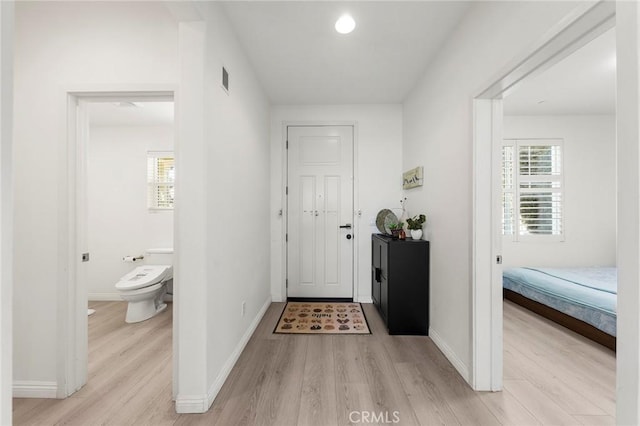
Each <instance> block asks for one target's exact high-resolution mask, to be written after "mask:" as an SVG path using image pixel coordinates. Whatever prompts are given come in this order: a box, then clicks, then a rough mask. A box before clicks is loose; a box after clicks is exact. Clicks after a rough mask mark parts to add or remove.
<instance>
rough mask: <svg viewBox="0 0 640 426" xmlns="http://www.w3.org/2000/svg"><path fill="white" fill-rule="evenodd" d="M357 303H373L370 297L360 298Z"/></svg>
mask: <svg viewBox="0 0 640 426" xmlns="http://www.w3.org/2000/svg"><path fill="white" fill-rule="evenodd" d="M357 301H358V302H359V303H373V299H372V298H371V297H361V298H359V299H358V300H357Z"/></svg>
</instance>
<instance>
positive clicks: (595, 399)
mask: <svg viewBox="0 0 640 426" xmlns="http://www.w3.org/2000/svg"><path fill="white" fill-rule="evenodd" d="M91 307H94V308H95V309H97V312H96V314H94V315H93V316H91V317H90V321H89V339H90V343H89V349H90V353H89V359H90V365H89V383H88V384H87V386H85V387H84V388H83V389H82V390H80V391H79V392H77V393H76V394H74V395H73V396H72V397H70V398H68V399H66V400H62V401H59V400H44V399H38V400H36V399H31V400H30V399H16V400H15V402H14V423H15V424H16V425H54V424H68V425H93V424H108V425H223V426H226V425H278V426H287V425H322V426H329V425H346V424H354V423H355V424H372V423H367V422H366V421H361V422H360V423H358V421H360V420H372V417H371V415H372V414H370V413H375V416H382V417H377V418H376V419H375V420H377V421H376V422H373V423H375V424H385V422H387V424H393V423H392V422H393V421H394V420H396V419H397V418H399V420H400V421H399V423H397V424H400V425H431V424H443V425H459V424H461V425H483V426H484V425H498V424H509V425H537V424H549V425H580V424H583V425H613V424H614V423H615V421H614V415H615V355H614V354H613V353H612V352H611V351H609V350H608V349H606V348H603V347H601V346H599V345H597V344H595V343H592V342H590V341H588V340H586V339H584V338H582V337H581V336H578V335H576V334H574V333H573V332H570V331H568V330H566V329H564V328H562V327H560V326H557V325H555V324H553V323H551V322H549V321H547V320H545V319H543V318H541V317H539V316H537V315H535V314H532V313H530V312H528V311H526V310H524V309H522V308H520V307H519V306H517V305H513V304H511V303H510V302H505V308H504V316H505V321H504V322H505V329H504V339H505V352H504V365H505V369H504V377H505V381H504V391H503V392H498V393H484V392H483V393H476V392H473V391H472V390H471V389H470V388H469V387H468V386H467V384H466V383H465V382H464V380H462V378H460V376H459V375H458V374H457V373H456V371H455V370H454V369H453V367H452V366H451V365H450V364H449V363H448V361H447V360H446V359H445V358H444V356H443V355H442V354H441V353H440V351H439V350H438V349H437V348H436V346H435V345H434V344H433V342H432V341H431V340H430V339H429V338H427V337H415V336H389V335H388V334H387V333H386V332H385V330H384V326H383V324H382V322H381V320H380V318H379V316H378V315H377V313H376V312H375V310H374V308H373V307H372V306H371V305H365V313H366V315H367V319H368V321H369V325H370V327H371V330H372V335H370V336H369V335H365V336H309V335H295V336H293V335H279V334H278V335H276V334H272V330H273V328H274V326H275V323H276V321H277V319H278V317H279V315H280V313H281V311H282V308H283V304H281V303H274V304H272V306H271V307H270V309H269V310H268V311H267V313H266V315H265V317H264V319H263V321H262V322H261V323H260V325H259V327H258V329H257V330H256V332H255V334H254V336H253V337H252V339H251V341H250V342H249V344H248V345H247V347H246V349H245V351H244V352H243V353H242V355H241V357H240V359H239V361H238V363H237V365H236V367H235V368H234V369H233V370H232V372H231V374H230V376H229V379H228V380H227V382H226V383H225V385H224V386H223V388H222V390H221V391H220V394H219V395H218V397H217V398H216V400H215V402H214V403H213V406H212V407H211V409H210V410H209V412H207V413H205V414H190V415H178V414H176V413H175V412H174V407H173V402H172V401H171V313H170V312H165V313H163V314H162V315H159V316H158V317H155V318H153V319H151V320H149V321H145V322H143V323H140V324H133V325H131V324H125V323H124V311H125V308H126V305H125V304H124V303H120V302H99V303H92V306H91ZM350 416H351V418H350ZM367 416H368V417H367Z"/></svg>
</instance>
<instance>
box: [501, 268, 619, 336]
mask: <svg viewBox="0 0 640 426" xmlns="http://www.w3.org/2000/svg"><path fill="white" fill-rule="evenodd" d="M502 283H503V286H504V288H507V289H509V290H512V291H515V292H516V293H520V294H522V295H523V296H525V297H527V298H529V299H531V300H535V301H536V302H540V303H542V304H544V305H547V306H549V307H552V308H554V309H556V310H558V311H560V312H564V313H565V314H567V315H570V316H572V317H574V318H578V319H580V320H582V321H584V322H586V323H588V324H591V325H593V326H594V327H596V328H598V329H600V330H602V331H604V332H605V333H608V334H610V335H612V336H615V335H616V304H617V270H616V268H609V267H605V268H510V269H505V271H504V272H503V280H502Z"/></svg>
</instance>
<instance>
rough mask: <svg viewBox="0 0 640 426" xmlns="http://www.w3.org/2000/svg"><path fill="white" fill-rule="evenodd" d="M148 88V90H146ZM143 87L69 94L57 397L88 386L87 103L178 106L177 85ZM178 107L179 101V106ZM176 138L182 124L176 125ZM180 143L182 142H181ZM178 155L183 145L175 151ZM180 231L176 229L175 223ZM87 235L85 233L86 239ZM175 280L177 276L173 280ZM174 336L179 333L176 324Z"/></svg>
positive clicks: (63, 167)
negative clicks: (84, 270) (83, 271)
mask: <svg viewBox="0 0 640 426" xmlns="http://www.w3.org/2000/svg"><path fill="white" fill-rule="evenodd" d="M142 87H143V88H142ZM142 87H141V88H126V89H125V88H121V87H118V88H113V90H104V89H105V88H104V87H100V88H93V87H89V88H81V89H75V90H65V91H64V93H63V95H62V97H63V98H64V102H65V105H64V111H65V112H66V123H65V126H64V131H63V132H64V136H63V137H61V138H60V140H61V141H62V146H60V151H59V152H60V160H59V161H60V188H59V193H60V197H59V204H58V208H59V211H60V212H61V214H60V215H59V218H60V223H59V225H60V226H59V234H58V235H59V236H58V241H59V243H58V246H59V250H58V260H59V264H60V265H63V266H64V267H61V268H60V270H59V271H58V294H59V295H60V297H58V313H59V322H58V339H57V340H58V342H60V345H59V350H58V356H57V365H58V375H57V382H58V385H57V398H66V397H68V396H70V395H72V394H73V393H75V392H76V391H78V390H79V389H80V388H81V387H82V386H84V385H85V384H86V382H87V359H88V333H87V327H88V316H87V289H86V283H84V282H83V281H82V280H81V279H78V276H79V275H80V274H79V268H80V265H81V259H80V256H79V253H81V251H82V248H81V247H80V245H81V244H82V241H83V238H85V237H86V217H84V216H83V211H84V209H85V208H86V199H84V198H83V197H82V196H77V194H83V193H84V183H85V181H86V158H83V153H84V152H86V148H87V144H88V138H87V134H86V128H87V126H88V125H89V122H88V114H87V111H86V104H87V103H88V102H109V101H114V102H115V101H149V100H152V101H161V100H171V101H173V102H176V100H175V93H176V89H175V87H173V86H169V87H167V86H161V87H154V88H152V89H151V90H150V88H149V87H148V86H147V85H144V86H142ZM175 105H176V107H177V102H176V103H175ZM174 134H177V125H175V126H174ZM176 139H177V138H176ZM177 150H178V144H177V143H176V144H175V146H174V151H177ZM174 226H175V224H174ZM83 233H84V234H83ZM174 279H175V277H174ZM178 303H179V300H174V305H173V309H174V317H177V315H176V312H177V310H178V308H179V304H178ZM173 332H174V333H176V332H177V328H176V321H174V324H173ZM177 341H178V339H176V338H175V336H174V339H173V342H174V347H173V352H174V354H177V353H178V351H177V350H176V349H177V348H176V347H175V346H176V342H177ZM176 362H177V356H174V369H173V371H174V390H175V383H176V371H177V369H176V368H175V366H176Z"/></svg>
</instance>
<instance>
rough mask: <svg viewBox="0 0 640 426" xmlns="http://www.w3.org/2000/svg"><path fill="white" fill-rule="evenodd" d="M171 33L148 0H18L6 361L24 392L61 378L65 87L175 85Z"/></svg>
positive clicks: (52, 385)
mask: <svg viewBox="0 0 640 426" xmlns="http://www.w3.org/2000/svg"><path fill="white" fill-rule="evenodd" d="M177 36H178V33H177V24H176V22H175V21H173V18H172V17H171V15H170V14H169V13H168V11H167V10H166V8H165V7H164V6H163V5H162V4H161V3H156V2H130V3H128V2H20V3H19V4H17V5H16V32H15V43H16V44H15V86H14V87H15V103H14V113H15V132H14V138H15V141H16V143H15V150H14V170H15V186H14V190H15V204H14V205H15V210H14V212H15V228H14V229H15V246H14V272H15V286H14V316H13V319H14V329H13V330H14V351H13V359H14V369H13V371H14V381H15V382H16V383H18V384H19V385H25V389H34V388H33V387H29V385H34V386H35V389H36V390H37V391H36V392H32V393H30V394H29V396H52V395H53V396H55V395H56V394H58V392H59V391H61V389H59V388H58V383H60V384H62V378H61V377H60V374H59V372H60V371H62V368H63V366H62V365H58V364H57V362H58V359H59V357H58V355H59V353H61V348H62V345H63V344H64V342H62V341H60V339H59V338H58V336H59V328H60V327H59V324H60V322H59V314H60V313H59V312H58V302H59V298H62V297H66V295H65V293H64V292H63V291H62V290H61V289H63V288H65V285H66V270H65V269H66V263H65V262H63V260H62V259H61V255H60V253H62V252H63V248H64V247H65V243H64V241H65V238H66V234H65V229H64V227H63V226H62V224H64V223H65V221H66V218H67V215H68V210H67V206H66V205H65V204H64V203H63V202H62V200H63V199H64V194H65V191H66V190H67V186H66V181H65V179H66V174H67V166H66V163H65V162H66V158H67V147H66V109H65V108H66V93H65V92H66V91H67V90H82V88H90V89H93V90H99V89H103V90H116V88H120V89H122V88H127V89H131V88H132V87H137V88H140V87H143V88H147V89H148V88H151V87H167V86H173V87H175V84H176V83H177V81H178V61H177V57H178V50H177V39H178V37H177ZM139 90H140V89H139ZM34 265H37V266H34ZM22 394H23V395H25V394H24V393H22ZM25 396H27V395H25Z"/></svg>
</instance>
